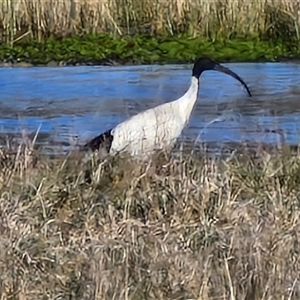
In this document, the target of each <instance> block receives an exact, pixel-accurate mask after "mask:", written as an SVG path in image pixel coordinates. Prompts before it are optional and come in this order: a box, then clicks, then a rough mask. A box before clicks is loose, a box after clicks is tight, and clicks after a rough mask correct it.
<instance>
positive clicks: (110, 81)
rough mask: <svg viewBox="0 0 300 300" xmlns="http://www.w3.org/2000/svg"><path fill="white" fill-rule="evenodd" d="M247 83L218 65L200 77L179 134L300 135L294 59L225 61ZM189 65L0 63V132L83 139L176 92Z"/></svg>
mask: <svg viewBox="0 0 300 300" xmlns="http://www.w3.org/2000/svg"><path fill="white" fill-rule="evenodd" d="M225 65H227V66H228V67H229V68H231V69H232V70H233V71H234V72H236V73H237V74H238V75H240V76H241V77H242V78H243V79H244V80H245V82H246V83H247V84H248V86H249V88H250V90H251V92H252V94H253V97H252V98H250V97H248V95H247V93H246V91H245V90H244V89H243V88H242V86H241V85H240V84H239V82H237V81H235V80H234V79H233V78H231V77H229V76H227V75H224V74H221V73H218V72H214V71H211V72H206V73H204V74H203V75H202V77H201V86H200V92H199V95H198V101H197V104H196V106H195V108H194V111H193V113H192V117H191V120H190V123H189V126H188V127H187V128H186V129H185V130H184V132H183V134H182V139H188V140H192V141H195V140H197V141H200V142H213V143H217V144H219V145H220V144H222V143H226V142H241V141H248V142H250V143H251V142H255V143H256V142H258V143H259V142H267V143H275V142H276V141H278V139H279V137H278V134H276V133H274V132H272V131H274V130H275V131H278V130H282V131H283V132H284V134H285V139H286V142H288V143H291V144H297V143H298V141H299V137H300V134H299V133H300V64H297V63H232V64H225ZM191 67H192V66H191V65H165V66H158V65H153V66H124V67H123V66H122V67H106V66H95V67H90V66H82V67H65V68H50V67H36V68H3V69H0V90H1V93H0V133H2V134H3V133H9V134H18V133H20V132H21V129H25V130H26V131H27V132H28V133H34V132H35V131H36V130H37V129H38V128H39V127H40V126H41V127H40V140H39V143H40V144H41V145H47V146H51V145H57V144H59V143H66V145H68V144H69V143H73V140H74V138H73V137H78V142H79V143H80V144H81V143H84V142H85V141H87V140H88V139H89V138H92V137H94V136H95V135H98V134H99V133H101V132H102V131H105V130H107V129H110V128H111V127H113V126H115V125H116V124H117V123H119V122H121V121H123V120H125V119H126V118H128V117H130V116H132V115H134V114H136V113H138V112H140V111H142V110H145V109H147V108H150V107H153V106H156V105H158V104H161V103H164V102H168V101H172V100H174V99H176V98H178V97H180V96H181V95H182V94H183V93H184V92H185V91H186V90H187V88H188V87H189V84H190V75H191Z"/></svg>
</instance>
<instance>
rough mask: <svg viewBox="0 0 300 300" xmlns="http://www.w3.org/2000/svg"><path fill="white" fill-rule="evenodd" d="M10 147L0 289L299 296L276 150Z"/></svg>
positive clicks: (7, 295) (46, 295)
mask: <svg viewBox="0 0 300 300" xmlns="http://www.w3.org/2000/svg"><path fill="white" fill-rule="evenodd" d="M20 149H21V150H19V151H17V152H14V153H12V152H10V153H7V152H5V151H3V152H2V156H1V170H0V179H1V180H0V214H1V218H0V233H1V234H0V239H1V241H0V294H1V299H54V298H55V299H57V298H60V299H70V298H72V299H154V298H155V299H207V300H208V299H247V300H250V299H251V300H252V299H253V300H256V299H257V300H258V299H287V300H288V299H299V296H300V286H299V274H300V261H299V251H300V246H299V245H300V244H299V239H300V223H299V222H300V221H299V220H300V218H299V199H300V185H299V174H300V163H299V155H298V154H297V153H294V154H293V155H292V152H291V151H289V149H288V148H286V149H285V151H284V152H283V151H277V152H272V153H271V152H266V150H262V149H260V150H258V151H256V152H254V153H252V154H249V153H244V154H243V155H241V154H235V155H233V156H231V157H229V158H209V157H207V156H201V155H199V154H196V153H195V154H194V155H193V156H191V155H183V156H181V157H180V158H176V157H174V158H172V159H171V160H170V161H166V160H165V161H161V160H159V158H157V160H156V161H151V162H149V163H147V164H145V165H142V164H139V165H137V164H135V163H134V162H133V161H125V160H122V159H121V158H120V157H119V158H118V157H116V158H108V159H106V160H105V161H99V160H98V158H96V157H92V158H87V157H82V156H79V154H76V153H74V154H70V155H68V156H67V157H64V158H55V159H51V158H49V157H48V158H46V157H38V156H37V155H33V152H32V151H28V150H29V149H28V146H24V147H21V148H20ZM31 150H32V149H31ZM16 153H17V154H16ZM33 157H34V159H33ZM9 161H10V163H8V162H9ZM20 161H21V162H22V163H20ZM23 161H27V164H24V163H23ZM31 161H34V162H35V163H34V164H32V163H29V162H31ZM14 166H19V167H18V168H16V167H14ZM8 174H9V175H8Z"/></svg>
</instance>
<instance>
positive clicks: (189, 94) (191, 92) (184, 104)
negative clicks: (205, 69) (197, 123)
mask: <svg viewBox="0 0 300 300" xmlns="http://www.w3.org/2000/svg"><path fill="white" fill-rule="evenodd" d="M198 88H199V80H198V79H197V78H196V77H194V76H193V77H192V80H191V85H190V87H189V89H188V90H187V91H186V93H185V94H184V95H183V96H182V97H180V98H179V99H178V100H177V101H176V102H177V103H178V104H179V109H180V111H179V113H180V115H182V117H183V118H184V119H185V120H186V122H188V120H189V118H190V115H191V113H192V110H193V108H194V105H195V103H196V101H197V96H198Z"/></svg>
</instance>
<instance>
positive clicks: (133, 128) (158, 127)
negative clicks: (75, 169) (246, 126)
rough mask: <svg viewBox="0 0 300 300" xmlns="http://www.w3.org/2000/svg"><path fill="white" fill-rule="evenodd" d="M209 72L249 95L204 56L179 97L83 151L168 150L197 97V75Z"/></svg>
mask: <svg viewBox="0 0 300 300" xmlns="http://www.w3.org/2000/svg"><path fill="white" fill-rule="evenodd" d="M210 70H212V71H218V72H222V73H224V74H227V75H229V76H232V77H233V78H235V79H236V80H238V81H239V82H240V83H241V84H242V85H243V86H244V88H245V89H246V91H247V93H248V95H249V96H250V97H251V96H252V95H251V92H250V90H249V88H248V86H247V84H246V83H245V82H244V81H243V79H242V78H240V77H239V76H238V75H237V74H236V73H234V72H233V71H231V70H230V69H229V68H227V67H225V66H223V65H221V64H220V63H218V62H216V61H214V60H212V59H210V58H208V57H200V58H198V59H197V60H196V61H195V62H194V66H193V69H192V76H191V83H190V86H189V88H188V90H187V91H186V92H185V93H184V94H183V95H182V96H181V97H180V98H178V99H176V100H174V101H172V102H167V103H164V104H160V105H158V106H156V107H153V108H149V109H147V110H145V111H142V112H140V113H138V114H136V115H134V116H132V117H130V118H129V119H127V120H125V121H123V122H121V123H119V124H118V125H117V126H115V127H114V128H111V129H109V130H107V131H105V132H103V133H101V134H100V135H98V136H96V137H95V138H93V139H92V140H90V141H89V142H88V143H86V144H85V145H84V146H83V149H85V150H88V149H89V150H91V151H92V152H95V151H97V150H98V151H99V150H102V151H103V150H104V151H105V153H106V154H111V155H115V154H117V153H122V152H126V153H127V154H129V155H131V156H143V155H146V154H151V153H153V152H155V151H158V150H171V149H172V148H173V147H174V146H175V143H176V141H177V139H178V137H179V136H180V135H181V133H182V131H183V129H184V128H185V126H186V125H187V124H188V121H189V119H190V116H191V113H192V110H193V108H194V106H195V103H196V101H197V97H198V91H199V85H200V82H199V81H200V76H201V75H202V73H203V72H205V71H210Z"/></svg>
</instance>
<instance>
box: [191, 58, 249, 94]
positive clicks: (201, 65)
mask: <svg viewBox="0 0 300 300" xmlns="http://www.w3.org/2000/svg"><path fill="white" fill-rule="evenodd" d="M209 70H214V71H219V72H222V73H225V74H227V75H230V76H232V77H233V78H235V79H236V80H238V81H239V82H240V83H241V84H242V85H243V86H244V87H245V88H246V90H247V92H248V94H249V96H250V97H251V93H250V90H249V88H248V86H247V84H246V83H245V82H244V81H243V80H242V79H241V78H240V77H239V76H238V75H237V74H235V73H234V72H232V71H231V70H229V69H228V68H226V67H224V66H222V65H220V64H219V63H217V62H215V61H213V60H212V59H210V58H207V57H202V58H199V59H197V60H196V62H195V64H194V67H193V73H192V76H194V77H196V78H197V79H199V77H200V76H201V74H202V73H203V72H204V71H209Z"/></svg>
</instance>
